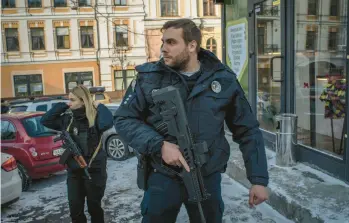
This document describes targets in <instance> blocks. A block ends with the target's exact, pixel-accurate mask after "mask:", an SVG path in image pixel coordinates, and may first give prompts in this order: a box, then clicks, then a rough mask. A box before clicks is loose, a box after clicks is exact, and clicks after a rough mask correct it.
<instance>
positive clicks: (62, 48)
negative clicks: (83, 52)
mask: <svg viewBox="0 0 349 223" xmlns="http://www.w3.org/2000/svg"><path fill="white" fill-rule="evenodd" d="M55 29H56V30H55V31H56V49H58V50H68V49H70V45H71V44H70V30H69V27H68V26H62V27H56V28H55ZM58 29H67V30H68V35H58ZM58 37H63V47H59V46H58V43H59V41H58ZM65 37H68V46H67V47H66V46H64V45H65Z"/></svg>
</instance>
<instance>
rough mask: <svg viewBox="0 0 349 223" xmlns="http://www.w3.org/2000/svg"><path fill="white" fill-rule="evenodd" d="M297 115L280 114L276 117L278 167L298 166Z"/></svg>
mask: <svg viewBox="0 0 349 223" xmlns="http://www.w3.org/2000/svg"><path fill="white" fill-rule="evenodd" d="M297 119H298V117H297V115H296V114H289V113H284V114H279V115H277V116H275V120H276V122H277V127H276V130H277V131H276V165H278V166H284V167H289V166H294V165H295V164H296V154H295V146H296V145H297Z"/></svg>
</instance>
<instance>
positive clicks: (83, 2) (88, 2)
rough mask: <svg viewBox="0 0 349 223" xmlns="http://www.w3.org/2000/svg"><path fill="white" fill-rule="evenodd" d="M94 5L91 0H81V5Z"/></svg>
mask: <svg viewBox="0 0 349 223" xmlns="http://www.w3.org/2000/svg"><path fill="white" fill-rule="evenodd" d="M86 6H92V4H91V0H79V7H86Z"/></svg>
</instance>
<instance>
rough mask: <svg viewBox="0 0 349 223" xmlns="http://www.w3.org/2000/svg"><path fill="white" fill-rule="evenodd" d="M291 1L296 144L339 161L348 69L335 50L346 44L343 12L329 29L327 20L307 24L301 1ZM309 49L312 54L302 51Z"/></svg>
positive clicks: (341, 151)
mask: <svg viewBox="0 0 349 223" xmlns="http://www.w3.org/2000/svg"><path fill="white" fill-rule="evenodd" d="M295 2H296V4H295V5H296V6H297V7H296V8H295V30H297V31H296V32H295V37H294V40H295V41H294V43H295V46H294V48H295V53H294V55H295V61H294V84H295V85H294V98H295V103H294V105H295V113H296V114H297V116H298V123H297V125H298V128H297V130H298V131H297V132H298V136H297V138H298V144H299V145H304V146H307V147H312V148H314V149H316V150H320V151H322V152H324V153H325V154H331V155H334V156H336V157H339V158H343V154H345V152H344V150H346V149H347V148H346V146H345V141H346V139H345V133H346V128H347V127H346V125H345V123H346V121H345V120H346V119H345V118H346V117H345V116H346V111H345V110H346V108H347V106H348V105H347V102H348V99H347V98H346V97H345V92H346V91H347V90H348V80H347V79H346V74H347V73H348V66H347V62H346V61H347V60H346V55H345V54H342V52H337V51H338V50H340V49H341V47H342V46H345V45H346V43H347V41H348V30H347V29H346V27H347V22H348V17H347V13H346V10H344V11H343V15H342V14H341V16H340V17H338V18H337V19H338V21H333V22H331V26H330V24H329V22H328V20H327V19H326V20H321V19H320V20H318V21H316V22H312V21H311V22H307V21H304V19H303V16H302V14H301V13H302V11H303V8H302V3H304V1H303V0H296V1H295ZM323 2H328V7H330V4H329V3H330V1H323ZM334 2H336V1H331V5H332V4H334ZM342 2H343V1H342ZM325 17H326V15H325ZM304 23H309V25H305V24H304ZM315 24H316V26H315ZM317 27H318V28H317ZM320 27H321V32H320ZM310 29H311V30H310ZM304 34H306V36H304ZM304 42H306V43H304ZM302 46H303V47H302ZM304 46H305V47H306V48H305V49H304ZM309 49H311V50H313V51H312V52H306V50H309ZM333 50H336V52H331V51H333ZM347 152H348V150H347Z"/></svg>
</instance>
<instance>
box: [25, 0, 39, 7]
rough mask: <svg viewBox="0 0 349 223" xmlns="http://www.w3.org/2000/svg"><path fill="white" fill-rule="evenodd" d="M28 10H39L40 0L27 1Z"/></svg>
mask: <svg viewBox="0 0 349 223" xmlns="http://www.w3.org/2000/svg"><path fill="white" fill-rule="evenodd" d="M28 8H41V0H28Z"/></svg>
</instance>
